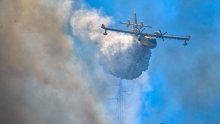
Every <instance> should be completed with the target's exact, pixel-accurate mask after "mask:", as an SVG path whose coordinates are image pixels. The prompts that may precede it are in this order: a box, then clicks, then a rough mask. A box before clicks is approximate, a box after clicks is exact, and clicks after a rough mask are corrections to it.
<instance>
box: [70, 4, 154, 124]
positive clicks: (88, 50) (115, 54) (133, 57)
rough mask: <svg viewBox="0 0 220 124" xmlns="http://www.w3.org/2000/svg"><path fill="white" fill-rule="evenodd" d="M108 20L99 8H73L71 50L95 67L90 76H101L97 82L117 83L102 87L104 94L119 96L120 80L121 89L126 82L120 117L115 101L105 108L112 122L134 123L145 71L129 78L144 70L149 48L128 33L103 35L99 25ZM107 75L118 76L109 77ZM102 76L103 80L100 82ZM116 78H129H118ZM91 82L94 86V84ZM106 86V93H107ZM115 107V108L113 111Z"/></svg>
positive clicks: (144, 87) (145, 89) (146, 77)
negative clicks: (111, 117) (111, 116)
mask: <svg viewBox="0 0 220 124" xmlns="http://www.w3.org/2000/svg"><path fill="white" fill-rule="evenodd" d="M112 22H113V19H112V18H110V17H107V16H103V15H102V13H101V11H98V10H96V9H88V8H86V7H82V8H80V9H77V10H74V12H73V15H72V17H71V26H72V32H73V36H74V37H75V38H76V40H75V42H74V44H75V45H76V44H77V45H76V46H77V48H75V49H76V51H78V52H76V53H78V55H79V56H80V57H81V58H83V59H84V60H86V61H89V62H88V63H87V64H88V65H89V66H94V67H95V68H93V69H94V70H92V71H93V74H94V75H92V76H95V77H96V76H98V75H100V74H101V75H102V76H101V77H102V78H101V80H99V81H98V82H100V81H102V82H103V83H105V84H104V85H105V86H107V87H114V86H113V85H117V86H118V87H115V89H111V88H105V90H101V91H100V93H101V94H107V95H105V97H109V96H111V97H113V98H116V99H117V98H119V97H120V96H119V95H120V94H118V93H117V92H120V91H119V85H120V83H122V89H123V90H124V88H123V87H124V86H123V85H127V86H126V89H128V92H129V94H127V95H126V94H121V95H123V96H124V97H125V98H123V99H122V101H120V102H123V103H122V104H124V105H123V106H124V108H123V109H124V110H123V112H122V113H121V116H123V117H121V119H118V116H120V115H119V113H120V109H122V108H120V107H122V106H121V105H119V104H117V102H113V103H112V104H109V103H108V104H107V105H109V107H107V108H108V109H109V111H111V114H112V115H113V120H114V122H118V123H119V120H120V121H123V122H124V123H127V124H135V123H138V118H139V115H138V114H139V111H140V107H141V99H142V96H141V93H143V92H146V91H148V90H149V88H150V87H149V84H148V75H147V73H145V74H144V75H142V76H141V77H140V78H139V79H135V80H132V79H134V78H137V77H139V76H140V75H141V74H142V72H143V71H146V69H147V68H148V63H149V59H150V55H151V52H150V49H148V48H147V47H145V46H143V45H142V44H141V43H140V42H138V41H137V40H136V39H135V38H134V37H133V36H131V35H126V34H123V33H115V32H108V35H107V36H104V35H103V33H104V31H103V29H101V24H105V25H106V26H109V25H110V24H111V23H112ZM84 57H85V58H84ZM94 62H95V64H94ZM99 63H100V64H101V67H100V64H99ZM97 68H98V70H99V69H100V68H104V70H105V71H106V72H104V71H103V70H102V71H101V73H100V72H97V71H96V70H97ZM109 74H112V75H114V76H116V77H119V78H114V77H109ZM103 77H105V79H107V80H105V81H103ZM106 77H107V78H106ZM120 78H122V79H129V80H131V81H126V80H121V79H120ZM99 79H100V78H99ZM93 80H94V78H93ZM95 83H97V82H95ZM94 85H95V86H97V84H94ZM106 89H110V92H107V91H108V90H107V91H106ZM98 90H100V89H98ZM109 102H110V101H109ZM120 104H121V103H120ZM115 109H116V111H114V110H115Z"/></svg>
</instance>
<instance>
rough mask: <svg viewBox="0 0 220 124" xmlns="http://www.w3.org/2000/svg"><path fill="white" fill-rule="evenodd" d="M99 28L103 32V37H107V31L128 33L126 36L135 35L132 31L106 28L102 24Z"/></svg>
mask: <svg viewBox="0 0 220 124" xmlns="http://www.w3.org/2000/svg"><path fill="white" fill-rule="evenodd" d="M101 28H102V29H104V30H105V33H104V35H107V31H115V32H121V33H128V34H136V33H135V32H132V31H126V30H120V29H115V28H106V27H105V25H104V24H102V26H101Z"/></svg>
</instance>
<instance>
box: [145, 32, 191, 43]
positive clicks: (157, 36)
mask: <svg viewBox="0 0 220 124" xmlns="http://www.w3.org/2000/svg"><path fill="white" fill-rule="evenodd" d="M144 35H145V36H150V37H156V38H162V39H163V40H164V38H167V39H177V40H184V42H183V45H187V41H189V40H190V36H187V37H177V36H169V35H163V34H159V35H158V34H144Z"/></svg>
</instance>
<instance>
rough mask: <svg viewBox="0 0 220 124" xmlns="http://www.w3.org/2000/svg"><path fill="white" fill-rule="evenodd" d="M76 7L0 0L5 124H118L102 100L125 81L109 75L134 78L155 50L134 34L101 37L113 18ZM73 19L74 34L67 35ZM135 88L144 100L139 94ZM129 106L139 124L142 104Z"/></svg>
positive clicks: (58, 0) (0, 116) (0, 93)
mask: <svg viewBox="0 0 220 124" xmlns="http://www.w3.org/2000/svg"><path fill="white" fill-rule="evenodd" d="M77 2H78V1H70V0H64V1H63V0H55V1H54V0H40V1H30V0H3V1H0V38H1V39H0V43H1V45H0V51H1V52H0V60H1V61H0V88H1V90H0V101H1V103H0V110H1V111H0V123H4V124H7V123H17V124H30V123H31V124H60V123H64V124H108V123H116V121H115V120H110V118H111V117H109V114H107V109H106V108H108V107H107V106H106V105H105V104H104V100H106V99H108V98H107V97H108V96H111V95H112V94H114V92H115V89H114V88H109V86H110V85H114V84H117V83H118V82H119V80H120V79H118V78H116V77H114V76H112V75H110V74H107V73H106V72H105V71H104V70H106V71H107V72H110V73H112V74H113V75H116V76H118V77H121V78H129V79H133V78H136V77H138V76H139V75H140V74H141V73H142V71H145V70H146V69H147V67H148V61H149V57H150V50H149V49H147V48H144V47H142V45H141V44H140V43H139V42H137V41H136V40H135V39H133V37H131V36H129V35H124V34H118V33H113V32H112V33H109V35H108V36H107V37H105V36H103V35H102V33H103V31H102V30H101V28H100V26H101V24H102V23H104V24H106V25H109V24H110V23H111V21H112V19H111V18H109V17H106V16H101V14H100V13H101V12H98V11H97V10H94V9H93V10H91V9H86V8H85V7H84V8H81V9H76V8H72V5H73V4H74V5H76V4H78V3H77ZM6 13H7V14H6ZM70 16H71V22H70V23H71V26H72V32H73V36H71V35H70V32H69V31H67V28H68V27H67V25H68V23H69V19H70ZM139 48H140V49H139ZM137 52H139V53H138V54H137ZM134 56H137V57H136V58H138V59H136V58H134ZM134 60H135V61H134ZM100 63H101V64H102V65H100ZM134 65H136V66H134ZM122 67H123V68H122ZM130 67H135V68H132V69H131V70H133V71H131V72H130V71H129V72H130V73H129V74H126V73H125V72H126V71H127V70H128V68H130ZM137 67H139V68H137ZM142 67H143V68H142ZM103 68H104V70H103ZM136 72H138V74H136ZM133 74H134V75H133ZM144 82H145V83H146V85H147V80H146V81H144ZM136 84H139V82H137V83H136ZM131 87H133V86H131ZM136 89H137V90H132V92H135V93H137V95H135V96H134V97H135V98H137V99H138V101H140V96H139V95H138V94H139V93H140V92H141V90H142V89H141V88H136ZM134 97H131V98H134ZM129 106H132V107H133V108H135V110H133V111H132V112H129V113H131V114H129V115H128V117H130V118H131V119H132V120H131V122H137V121H135V120H137V118H136V115H137V113H138V108H139V104H137V103H133V104H132V105H129Z"/></svg>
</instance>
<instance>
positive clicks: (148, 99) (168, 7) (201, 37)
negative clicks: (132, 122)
mask: <svg viewBox="0 0 220 124" xmlns="http://www.w3.org/2000/svg"><path fill="white" fill-rule="evenodd" d="M85 1H86V3H88V5H89V6H91V7H92V8H97V9H101V10H102V12H103V13H104V14H105V15H108V16H112V18H113V19H114V20H115V22H118V21H126V20H127V19H130V18H131V15H132V13H133V12H136V13H137V15H138V20H140V21H144V22H145V23H146V24H149V25H151V26H152V27H153V29H151V30H146V31H147V32H148V33H150V32H153V31H155V30H158V29H161V30H162V31H163V32H165V31H167V32H168V34H170V35H180V36H186V35H189V34H190V35H191V36H192V38H191V40H190V41H189V45H188V46H186V47H185V46H183V45H182V42H181V41H176V40H165V42H162V40H161V39H158V40H157V41H158V44H159V45H158V47H157V48H156V49H154V50H152V57H151V60H150V67H149V77H150V84H151V85H152V91H151V92H150V93H149V92H148V93H143V94H142V110H141V112H140V123H141V124H142V123H143V124H144V123H147V122H148V123H152V124H153V123H159V122H165V123H168V124H177V123H178V124H185V123H192V124H193V123H197V124H209V123H212V124H217V123H220V119H219V117H218V115H219V114H220V105H219V102H220V99H219V98H220V95H219V94H220V85H219V84H220V71H219V70H220V45H219V39H220V31H219V30H220V23H219V22H220V1H217V0H169V1H164V0H105V1H103V0H85ZM113 26H115V27H119V25H118V24H113ZM120 27H121V26H120Z"/></svg>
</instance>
